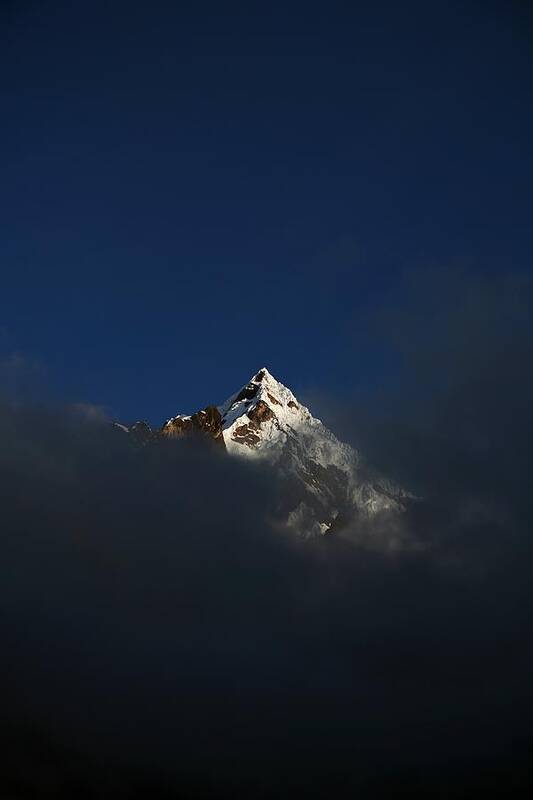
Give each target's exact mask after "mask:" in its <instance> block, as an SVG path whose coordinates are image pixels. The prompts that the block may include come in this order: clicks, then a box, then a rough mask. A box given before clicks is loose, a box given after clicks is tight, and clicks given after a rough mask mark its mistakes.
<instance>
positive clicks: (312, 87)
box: [0, 0, 533, 421]
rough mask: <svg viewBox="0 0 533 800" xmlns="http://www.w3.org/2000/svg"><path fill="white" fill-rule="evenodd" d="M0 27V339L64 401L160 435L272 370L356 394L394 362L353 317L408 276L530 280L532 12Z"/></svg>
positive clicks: (403, 8) (61, 6) (414, 10)
mask: <svg viewBox="0 0 533 800" xmlns="http://www.w3.org/2000/svg"><path fill="white" fill-rule="evenodd" d="M0 21H1V27H2V46H1V48H0V74H1V76H2V79H1V80H2V123H1V126H0V173H1V176H2V177H1V184H0V192H1V215H0V220H1V226H2V235H1V242H0V247H1V252H0V257H1V262H0V263H1V270H2V282H1V293H0V312H1V318H0V350H1V354H2V356H3V357H8V356H9V355H10V354H12V353H14V352H17V353H21V354H23V355H24V356H25V357H27V358H29V359H30V360H33V361H37V362H39V363H41V364H43V365H45V367H46V369H47V371H48V372H49V374H50V376H51V381H52V382H53V383H54V385H55V386H56V387H58V388H59V389H60V391H61V392H63V393H66V394H67V396H69V397H70V398H72V399H83V400H85V401H91V402H93V403H96V404H101V405H103V406H105V407H106V408H107V409H108V410H109V411H110V412H111V413H112V414H114V415H116V416H118V417H120V418H122V419H125V420H128V419H131V418H137V417H140V416H143V417H145V418H148V419H151V420H153V421H160V420H161V419H162V418H165V417H167V416H168V415H170V414H172V413H176V412H177V411H192V410H195V409H196V408H197V407H198V406H200V405H204V404H206V403H208V402H219V401H221V400H222V399H224V395H226V394H228V393H229V392H231V391H232V390H233V389H235V388H237V387H238V386H239V385H240V384H241V383H242V382H243V381H244V380H246V379H247V378H248V377H249V375H250V374H251V373H252V372H254V371H255V370H256V369H257V368H259V367H260V366H262V365H264V364H266V365H267V366H268V367H269V368H270V369H271V371H272V372H273V373H274V374H275V375H277V376H278V377H279V378H280V379H282V380H284V381H285V382H287V383H288V384H289V385H291V386H292V388H294V389H295V391H297V392H298V391H302V390H303V391H305V390H309V389H317V388H322V389H323V388H326V387H327V388H330V389H332V390H333V391H335V392H339V391H346V392H350V391H352V390H353V389H354V388H357V386H358V385H361V384H365V382H366V383H369V382H370V383H371V382H372V381H376V380H380V376H381V373H382V372H383V370H384V369H386V365H385V364H384V363H383V362H382V360H381V355H380V351H379V350H378V347H377V346H376V347H375V348H374V347H373V345H372V342H371V341H368V340H365V339H364V338H362V339H361V340H360V339H359V327H360V325H361V323H360V321H361V320H362V319H363V320H364V319H365V318H366V317H368V316H369V315H371V314H372V312H373V309H374V308H376V307H379V305H380V304H381V303H382V301H383V298H384V297H388V298H389V299H390V298H394V296H395V292H396V291H397V289H398V286H399V285H400V284H401V282H402V276H403V275H404V273H405V271H406V270H409V269H411V268H412V267H415V268H418V269H424V268H425V267H426V266H430V265H432V266H434V265H437V266H438V267H440V268H443V269H444V268H447V267H449V266H450V265H457V264H467V265H470V266H471V267H472V268H473V269H475V270H477V271H478V272H484V271H486V272H501V271H504V270H506V269H512V270H518V271H523V270H528V269H529V268H530V264H531V261H530V256H531V251H532V244H533V232H532V224H531V221H532V211H533V201H532V186H533V161H532V148H531V142H532V141H533V110H532V108H533V103H532V99H531V93H532V88H533V80H532V79H533V24H532V17H531V14H530V12H528V10H527V6H526V4H521V3H503V2H500V3H493V2H486V3H483V4H480V3H478V2H475V3H468V2H457V3H407V4H400V3H397V2H391V3H379V2H376V3H372V4H358V3H348V2H346V3H321V4H313V3H301V4H299V3H298V4H292V3H283V4H281V3H280V4H278V3H268V4H259V3H242V4H238V3H202V4H195V3H192V4H183V3H173V4H172V3H165V2H151V3H146V2H145V3H136V2H134V1H133V0H130V2H128V3H122V2H113V3H107V2H105V3H104V2H100V1H99V0H96V2H92V3H76V2H74V3H72V2H68V3H67V2H65V3H61V2H57V3H54V2H50V3H46V4H43V3H38V2H34V3H32V2H24V0H17V1H16V2H15V1H14V2H11V3H4V4H3V11H2V12H1V16H0ZM390 336H391V337H394V331H391V332H390ZM347 364H348V365H349V367H350V368H349V369H347Z"/></svg>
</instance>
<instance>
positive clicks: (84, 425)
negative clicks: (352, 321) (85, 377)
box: [0, 279, 533, 798]
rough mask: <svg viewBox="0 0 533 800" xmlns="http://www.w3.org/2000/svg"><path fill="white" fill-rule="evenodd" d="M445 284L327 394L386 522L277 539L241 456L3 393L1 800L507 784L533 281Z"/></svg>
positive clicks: (515, 774) (514, 785)
mask: <svg viewBox="0 0 533 800" xmlns="http://www.w3.org/2000/svg"><path fill="white" fill-rule="evenodd" d="M446 286H447V289H446V292H447V294H446V292H444V291H443V289H442V287H440V286H438V285H436V284H435V283H430V284H429V286H426V287H425V288H424V289H420V288H419V289H418V290H417V292H416V293H415V294H414V295H413V296H412V297H411V300H409V299H408V300H407V301H404V302H403V308H404V311H405V309H407V310H408V313H406V314H405V315H404V316H398V315H397V314H396V313H395V314H389V315H386V316H385V317H382V318H381V322H380V325H381V329H382V330H383V329H384V330H386V331H387V332H388V335H389V336H390V338H391V339H392V340H394V342H395V343H396V344H397V345H399V350H400V355H401V359H402V362H401V363H402V367H401V380H399V381H398V384H397V386H396V388H391V385H388V387H387V392H384V393H383V395H382V396H381V397H379V395H377V396H374V397H373V398H372V405H370V404H369V403H361V402H360V403H359V405H358V406H357V405H356V404H355V401H354V405H353V406H350V408H349V409H347V408H346V407H345V408H344V409H341V410H340V411H339V409H337V426H336V427H337V428H338V431H339V433H341V434H342V433H343V432H344V431H346V430H351V435H352V436H353V438H354V440H355V441H356V442H359V443H360V444H361V447H362V448H363V450H364V451H366V452H368V454H369V456H370V458H371V460H374V461H375V462H376V463H378V464H380V465H381V466H384V467H386V468H387V469H388V470H389V472H390V473H391V474H392V475H393V476H394V477H396V478H397V479H398V480H400V481H401V482H403V483H405V485H407V486H410V487H413V488H414V489H415V491H417V492H418V493H419V494H422V495H423V496H424V498H425V501H424V502H423V503H420V504H417V505H416V507H415V509H414V510H413V511H412V512H410V513H409V514H408V515H407V516H406V517H405V518H404V519H403V520H402V526H401V531H398V530H397V529H389V528H388V526H386V525H384V524H383V523H377V525H376V528H375V529H374V530H372V529H371V530H362V529H361V530H357V529H354V530H350V531H348V532H346V533H345V534H344V535H343V536H339V537H337V538H336V539H335V538H333V537H332V538H329V539H328V538H326V539H324V540H320V541H312V542H300V541H295V540H293V539H291V538H290V537H287V536H286V535H285V534H284V533H283V532H282V531H280V530H279V529H278V528H277V526H276V524H275V522H274V521H273V520H274V517H275V515H274V512H275V509H276V505H277V497H278V494H279V491H280V487H279V486H277V485H275V484H274V483H273V481H272V479H271V476H269V474H268V473H266V472H262V471H261V470H260V469H259V468H255V467H250V465H244V466H243V465H241V464H239V463H235V462H233V461H230V460H228V459H226V458H225V457H224V455H223V454H221V453H219V452H215V451H214V450H213V449H212V448H208V447H204V446H202V445H201V444H200V443H196V442H189V443H168V446H165V447H163V446H161V447H157V448H153V449H140V450H139V449H137V448H135V447H133V446H132V444H131V442H130V441H129V439H128V437H127V436H121V435H119V434H118V432H116V431H113V430H111V429H110V428H109V426H108V425H107V424H105V423H104V422H102V421H101V420H99V419H98V415H94V414H87V413H86V411H87V410H86V409H84V408H83V407H82V408H77V409H75V410H65V409H63V410H55V411H54V410H50V408H47V409H46V408H37V407H35V406H34V407H29V406H28V405H25V406H23V407H21V406H16V405H14V404H13V403H12V402H9V401H8V400H6V401H5V402H4V403H3V404H2V406H1V411H0V437H1V451H0V473H1V474H0V485H1V491H2V496H3V501H2V535H1V563H2V567H1V570H2V588H1V597H0V601H1V605H0V621H1V626H2V654H3V655H2V662H1V663H2V675H1V692H2V696H1V706H2V712H3V714H2V716H3V727H2V733H3V750H2V754H3V765H2V796H3V797H10V798H19V797H20V798H26V797H36V798H40V797H63V796H65V797H77V798H78V797H79V798H85V797H86V798H99V797H118V798H120V797H155V798H157V797H206V798H207V797H229V796H232V797H233V796H247V797H248V796H250V797H262V796H265V797H271V796H276V797H279V796H282V795H285V794H292V795H304V794H305V796H308V797H314V796H316V797H323V796H334V797H344V796H357V797H382V796H386V797H395V796H405V797H415V796H416V797H418V796H420V797H428V796H429V797H432V796H435V797H466V796H470V795H471V793H472V792H473V791H474V789H482V790H483V791H484V793H485V796H493V795H494V796H496V795H497V796H500V795H501V793H502V792H503V793H505V795H506V796H513V797H516V796H522V795H524V796H525V795H526V794H527V789H528V774H527V764H528V751H529V746H530V742H531V734H532V725H531V711H532V705H533V691H532V683H531V675H532V667H533V651H532V643H531V623H530V620H531V611H532V602H531V592H530V584H531V572H532V567H531V558H530V536H531V522H532V500H531V491H530V484H531V463H530V462H531V457H530V443H531V440H532V433H533V430H532V427H533V425H532V415H531V407H532V401H533V384H532V379H531V363H532V358H531V356H532V338H531V329H530V326H529V320H528V319H527V314H526V313H525V312H524V310H523V309H524V307H525V305H524V303H525V300H526V299H527V296H528V295H527V293H528V292H529V288H530V287H528V286H525V285H523V284H516V283H515V284H505V286H504V287H502V286H500V287H492V288H491V286H490V285H489V283H488V282H487V281H485V282H484V284H483V285H482V286H477V285H476V283H475V282H472V281H471V280H469V281H464V280H463V279H461V280H460V281H459V280H458V281H456V282H452V283H449V282H448V283H447V284H446ZM433 298H438V302H437V303H436V304H435V308H433V306H432V303H433ZM409 309H411V310H409ZM422 312H423V313H422ZM417 315H418V316H419V317H420V319H416V316H417ZM370 407H372V408H373V409H374V413H373V414H370V413H369V411H368V408H370ZM354 420H355V423H354ZM350 426H351V428H350ZM373 534H375V537H374V539H373V538H372V536H373ZM391 540H394V541H402V542H403V543H404V544H405V543H408V544H409V546H405V547H403V546H402V547H400V548H399V549H398V548H396V549H395V548H391V547H390V546H389V544H390V541H391Z"/></svg>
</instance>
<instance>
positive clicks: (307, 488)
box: [122, 367, 406, 535]
mask: <svg viewBox="0 0 533 800" xmlns="http://www.w3.org/2000/svg"><path fill="white" fill-rule="evenodd" d="M138 425H139V424H137V425H135V426H131V428H127V427H125V426H122V427H123V428H124V430H128V431H129V432H130V433H132V434H134V435H135V436H136V438H138V439H139V440H141V441H142V442H145V441H150V440H152V439H154V438H155V439H158V438H159V439H160V438H181V437H182V436H186V435H189V434H195V433H196V434H203V435H205V436H207V437H208V438H210V439H213V440H214V441H215V442H216V443H217V444H219V445H220V446H221V447H222V448H224V449H225V450H226V451H227V452H228V453H229V454H231V455H235V456H240V457H246V458H253V459H260V460H262V461H263V462H266V463H268V464H270V465H271V466H272V467H273V468H275V471H276V473H277V475H278V476H279V477H281V478H282V480H283V483H284V485H285V487H286V490H284V491H283V492H281V495H283V497H282V498H281V495H280V503H281V504H282V505H283V506H284V508H285V519H286V520H287V522H288V524H289V526H290V527H291V528H293V529H295V530H297V531H299V532H301V533H302V534H303V535H315V534H323V533H327V532H329V531H331V530H333V529H338V528H339V527H341V526H342V525H343V524H344V523H345V522H346V521H347V520H349V519H351V518H352V517H353V516H354V515H356V514H364V515H372V514H375V513H377V512H394V513H396V512H398V511H401V510H402V509H403V503H404V498H405V497H406V493H405V492H404V491H403V490H401V489H400V488H399V487H396V486H394V485H392V484H391V483H390V482H389V481H387V480H385V479H383V478H381V477H379V476H377V475H376V476H371V475H370V473H369V472H368V470H367V469H366V468H365V467H364V465H363V464H362V461H361V458H360V455H359V453H357V451H355V450H354V449H353V448H352V447H350V445H348V444H345V443H344V442H341V441H339V440H338V439H337V437H336V436H335V435H334V434H333V433H332V432H331V431H329V430H328V429H327V428H326V427H325V426H324V425H323V424H322V422H321V421H320V420H319V419H316V417H313V415H312V414H311V412H310V411H309V409H307V408H306V407H305V406H303V405H302V404H301V403H300V402H299V401H298V400H297V399H296V397H295V396H294V395H293V393H292V392H291V390H290V389H288V388H287V387H286V386H284V384H282V383H280V382H279V381H278V380H277V379H276V378H275V377H274V376H273V375H272V373H271V372H270V371H269V370H268V369H267V367H261V369H260V370H258V372H256V373H255V374H254V375H253V376H252V378H251V379H250V380H249V381H248V383H246V384H244V386H242V387H241V388H240V389H239V391H238V392H236V393H235V394H233V395H231V396H230V397H229V398H228V399H227V400H226V401H225V403H223V404H222V405H220V406H207V407H206V408H205V409H203V410H201V411H198V412H196V414H192V415H190V416H189V415H187V416H186V415H183V414H179V415H178V416H176V417H173V418H172V419H170V420H168V421H167V422H166V424H165V425H163V426H162V428H161V429H160V430H159V431H151V430H150V429H148V430H147V431H145V430H144V428H143V429H142V430H140V429H139V430H138ZM141 434H142V436H141Z"/></svg>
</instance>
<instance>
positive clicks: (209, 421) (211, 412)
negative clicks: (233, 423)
mask: <svg viewBox="0 0 533 800" xmlns="http://www.w3.org/2000/svg"><path fill="white" fill-rule="evenodd" d="M191 433H198V434H203V435H204V436H207V437H208V438H209V439H212V440H213V441H214V442H215V443H216V444H218V445H220V446H221V447H224V448H225V444H224V437H223V435H222V417H221V415H220V411H219V410H218V408H217V407H216V406H207V408H204V409H203V410H202V411H197V412H196V414H192V415H191V416H183V415H178V416H177V417H173V418H172V419H169V420H168V422H167V423H166V424H165V425H163V427H162V428H161V429H160V431H159V434H160V436H163V437H165V438H168V439H178V438H180V437H182V436H187V435H189V434H191Z"/></svg>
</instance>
